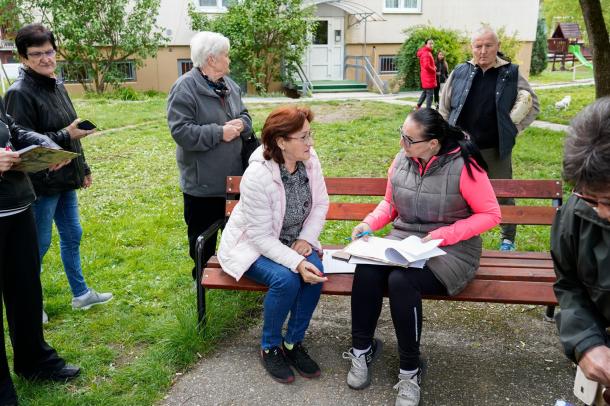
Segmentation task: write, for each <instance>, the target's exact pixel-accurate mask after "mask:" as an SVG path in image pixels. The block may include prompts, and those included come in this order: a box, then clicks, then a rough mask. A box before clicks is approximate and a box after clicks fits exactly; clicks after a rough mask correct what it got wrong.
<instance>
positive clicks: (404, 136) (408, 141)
mask: <svg viewBox="0 0 610 406" xmlns="http://www.w3.org/2000/svg"><path fill="white" fill-rule="evenodd" d="M398 132H399V133H400V138H402V140H403V142H404V143H405V144H406V145H407V147H410V146H411V145H413V144H419V143H420V142H428V141H430V140H420V141H414V140H413V139H412V138H411V137H409V136H408V135H407V134H406V133H405V132H404V131H403V130H402V127H398Z"/></svg>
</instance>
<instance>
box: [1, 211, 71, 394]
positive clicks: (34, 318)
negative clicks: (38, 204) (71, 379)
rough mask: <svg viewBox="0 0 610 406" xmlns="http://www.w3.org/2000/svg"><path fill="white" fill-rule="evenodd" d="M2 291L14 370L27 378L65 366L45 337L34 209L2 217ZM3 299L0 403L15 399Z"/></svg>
mask: <svg viewBox="0 0 610 406" xmlns="http://www.w3.org/2000/svg"><path fill="white" fill-rule="evenodd" d="M0 292H1V294H2V298H3V301H4V306H5V307H6V319H7V323H8V327H9V333H10V337H11V342H12V344H13V354H14V355H13V366H14V369H15V373H16V374H18V375H21V376H24V377H26V378H33V377H35V376H36V375H38V374H43V375H44V374H45V373H49V372H52V371H55V370H57V369H60V368H63V367H64V365H65V362H64V360H63V359H62V358H60V357H59V356H58V355H57V352H55V350H54V349H53V348H51V347H50V346H49V345H48V344H47V343H46V342H45V340H44V337H43V332H42V287H41V285H40V259H39V255H38V238H37V237H36V225H35V223H34V215H33V213H32V209H31V208H29V209H27V210H26V211H23V212H21V213H19V214H15V215H12V216H8V217H0ZM4 345H5V343H4V324H3V322H2V301H0V403H2V402H6V401H10V400H12V399H14V398H15V389H14V388H13V383H12V381H11V376H10V373H9V369H8V362H7V360H6V350H5V347H4Z"/></svg>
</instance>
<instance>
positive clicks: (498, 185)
mask: <svg viewBox="0 0 610 406" xmlns="http://www.w3.org/2000/svg"><path fill="white" fill-rule="evenodd" d="M240 181H241V177H238V176H233V177H227V189H226V193H227V202H226V216H227V218H228V217H229V216H230V215H231V212H232V210H233V208H234V207H235V205H236V204H237V202H238V198H239V184H240ZM325 181H326V187H327V189H328V194H329V195H330V196H333V195H342V196H346V195H347V196H384V194H385V188H386V179H385V178H326V179H325ZM491 183H492V185H493V188H494V191H495V193H496V196H498V197H513V198H526V199H537V200H540V199H542V200H550V204H549V205H544V206H500V208H501V211H502V223H503V224H518V225H547V226H550V225H551V224H552V223H553V219H554V217H555V213H556V212H557V209H558V207H559V206H561V202H562V196H563V195H562V193H563V191H562V185H561V181H555V180H517V179H512V180H507V179H492V180H491ZM376 205H377V202H376V203H345V202H332V201H331V203H330V207H329V210H328V214H327V215H326V219H327V220H355V221H361V220H362V219H363V218H364V217H365V216H366V215H367V214H368V213H369V212H371V211H372V210H373V209H374V208H375V206H376ZM224 224H225V221H218V222H216V223H215V224H213V225H212V226H211V227H210V228H209V229H208V230H206V231H205V232H204V233H202V234H201V236H199V238H198V240H197V258H198V264H197V280H198V282H199V283H197V310H198V317H199V323H200V325H201V326H202V325H203V324H202V323H203V322H205V317H206V309H205V290H206V289H229V290H250V291H265V290H267V288H266V287H265V286H263V285H260V284H258V283H256V282H253V281H251V280H250V279H248V278H245V277H244V278H241V280H240V281H239V282H237V281H235V279H234V278H233V277H231V276H229V275H228V274H226V273H225V272H223V271H222V269H221V267H220V264H219V263H218V259H217V258H216V256H213V257H211V258H210V259H209V260H208V261H207V263H205V264H204V259H203V258H202V256H203V243H204V242H205V241H207V239H209V238H210V237H211V236H212V235H213V234H214V233H215V232H216V231H218V230H219V229H220V228H222V227H223V226H224ZM324 248H338V247H337V246H332V247H324ZM352 280H353V275H352V274H331V275H328V281H327V282H325V283H324V286H323V287H322V293H323V294H329V295H351V292H352ZM554 281H555V273H554V271H553V263H552V260H551V255H550V253H548V252H520V251H513V252H501V251H493V250H483V254H482V257H481V263H480V267H479V269H478V271H477V273H476V276H475V278H474V279H473V280H472V281H471V282H470V283H469V284H468V285H467V286H466V288H465V289H464V290H463V291H462V292H461V293H460V294H458V295H455V296H424V298H425V299H442V300H459V301H470V302H492V303H512V304H531V305H546V306H548V307H547V311H546V319H547V320H550V319H552V317H553V313H554V307H555V305H556V304H557V299H556V298H555V294H554V292H553V282H554Z"/></svg>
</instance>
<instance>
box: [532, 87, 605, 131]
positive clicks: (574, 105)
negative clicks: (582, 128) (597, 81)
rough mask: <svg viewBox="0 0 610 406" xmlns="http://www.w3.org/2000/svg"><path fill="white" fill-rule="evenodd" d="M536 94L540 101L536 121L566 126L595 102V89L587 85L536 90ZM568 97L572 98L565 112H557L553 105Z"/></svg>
mask: <svg viewBox="0 0 610 406" xmlns="http://www.w3.org/2000/svg"><path fill="white" fill-rule="evenodd" d="M536 94H537V95H538V98H539V101H540V114H538V118H537V119H538V120H542V121H550V122H552V123H557V124H568V123H569V122H570V120H571V119H572V117H574V116H575V115H576V114H577V113H578V112H579V111H581V110H582V109H583V108H584V107H585V106H587V105H588V104H591V103H592V102H593V101H594V100H595V87H594V86H593V85H588V86H570V87H561V88H558V89H538V90H536ZM568 95H570V96H571V97H572V100H571V102H570V106H569V107H568V108H567V109H565V110H557V109H556V108H555V103H556V102H558V101H560V100H561V99H563V98H564V96H568Z"/></svg>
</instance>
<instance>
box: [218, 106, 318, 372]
mask: <svg viewBox="0 0 610 406" xmlns="http://www.w3.org/2000/svg"><path fill="white" fill-rule="evenodd" d="M312 120H313V113H312V111H311V110H310V109H309V108H307V107H298V106H286V107H280V108H277V109H275V110H274V111H272V112H271V114H270V115H269V117H267V120H266V121H265V125H264V126H263V131H262V143H263V145H262V146H261V147H259V148H258V149H257V150H256V151H254V152H253V153H252V156H251V157H250V161H249V162H250V163H249V166H248V169H247V170H246V172H245V173H244V176H243V178H242V181H241V185H240V190H241V196H240V200H239V203H238V204H237V205H236V206H235V209H234V210H233V213H232V214H231V217H230V218H229V222H228V223H227V226H226V228H225V229H224V231H223V233H222V239H221V241H220V247H219V249H218V259H219V261H220V264H221V265H222V269H223V270H224V271H225V272H227V273H228V274H229V275H231V276H233V277H234V278H235V279H237V280H239V279H240V278H241V277H242V276H246V277H248V278H250V279H252V280H254V281H256V282H258V283H261V284H263V285H265V286H267V287H269V291H268V292H267V295H266V297H265V301H264V324H263V334H262V341H261V359H262V362H263V365H264V366H265V368H266V370H267V371H268V372H269V374H270V375H271V376H272V377H273V378H274V379H275V380H277V381H279V382H282V383H290V382H292V381H294V374H293V372H292V370H291V368H290V365H292V366H293V367H294V368H295V369H296V370H297V372H299V374H301V375H302V376H304V377H307V378H313V377H317V376H319V375H320V368H319V366H318V365H317V363H316V362H315V361H314V360H312V359H311V357H309V355H308V354H307V350H306V349H305V347H304V346H303V344H302V341H303V338H304V335H305V331H306V330H307V327H308V326H309V321H310V320H311V316H312V314H313V311H314V309H315V308H316V305H317V304H318V300H319V298H320V292H321V290H322V285H321V283H323V282H324V281H326V278H325V277H324V274H323V269H322V263H321V260H320V254H321V250H322V249H321V245H320V242H319V241H318V237H319V235H320V232H321V231H322V228H323V226H324V221H325V218H326V212H327V211H328V193H327V192H326V185H325V183H324V178H323V176H322V169H321V167H320V161H319V160H318V157H317V155H316V153H315V152H314V150H313V134H312V132H311V128H310V122H311V121H312ZM288 313H290V318H289V320H288V327H287V330H286V334H285V336H284V337H282V326H283V324H284V322H285V320H286V318H287V317H288Z"/></svg>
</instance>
